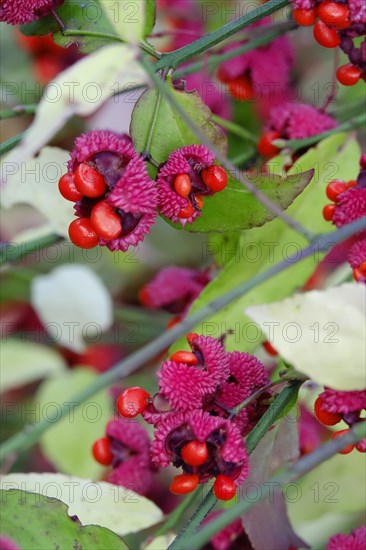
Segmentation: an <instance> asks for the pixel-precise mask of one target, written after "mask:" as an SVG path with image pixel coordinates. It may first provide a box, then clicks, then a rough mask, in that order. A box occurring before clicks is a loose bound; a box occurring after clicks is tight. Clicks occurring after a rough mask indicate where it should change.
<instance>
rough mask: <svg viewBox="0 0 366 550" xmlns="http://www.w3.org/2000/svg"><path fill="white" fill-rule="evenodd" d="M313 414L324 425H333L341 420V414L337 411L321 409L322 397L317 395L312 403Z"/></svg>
mask: <svg viewBox="0 0 366 550" xmlns="http://www.w3.org/2000/svg"><path fill="white" fill-rule="evenodd" d="M314 412H315V416H316V417H317V419H318V420H319V422H321V423H322V424H324V425H325V426H335V425H336V424H338V422H340V421H341V420H342V415H341V414H339V413H331V412H328V411H324V410H322V399H321V397H320V396H319V397H318V398H317V399H316V401H315V403H314Z"/></svg>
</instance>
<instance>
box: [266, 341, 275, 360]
mask: <svg viewBox="0 0 366 550" xmlns="http://www.w3.org/2000/svg"><path fill="white" fill-rule="evenodd" d="M263 347H264V349H265V350H266V352H267V353H268V354H269V355H272V356H273V357H277V355H278V351H277V350H276V349H275V348H274V347H273V346H272V344H271V343H270V342H268V340H266V341H265V342H263Z"/></svg>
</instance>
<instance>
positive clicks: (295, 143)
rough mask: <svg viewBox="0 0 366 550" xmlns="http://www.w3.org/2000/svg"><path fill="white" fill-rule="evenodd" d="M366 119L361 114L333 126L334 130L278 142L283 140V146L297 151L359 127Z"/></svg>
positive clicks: (277, 141)
mask: <svg viewBox="0 0 366 550" xmlns="http://www.w3.org/2000/svg"><path fill="white" fill-rule="evenodd" d="M365 121H366V115H365V114H361V115H358V116H356V117H354V118H353V119H351V120H348V121H346V122H342V124H339V125H338V126H337V127H336V128H332V130H328V131H327V132H322V133H321V134H317V135H316V136H311V137H309V138H306V139H289V140H276V143H280V142H281V147H285V148H287V147H289V148H290V149H291V150H292V151H297V150H298V149H303V148H304V147H310V145H314V143H318V142H319V141H321V140H322V139H325V138H327V137H329V136H332V135H333V134H338V133H339V132H348V131H349V130H354V129H355V128H359V127H360V126H362V125H363V124H364V123H365Z"/></svg>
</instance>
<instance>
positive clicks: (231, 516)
mask: <svg viewBox="0 0 366 550" xmlns="http://www.w3.org/2000/svg"><path fill="white" fill-rule="evenodd" d="M365 436H366V422H359V423H357V424H355V425H354V426H353V427H352V428H351V429H350V431H349V432H348V433H347V434H345V435H343V436H340V437H337V438H335V439H334V440H332V441H329V442H328V443H324V444H323V445H320V446H319V447H318V448H317V449H316V450H315V451H313V452H312V453H309V454H307V455H305V456H304V457H302V458H300V460H298V461H297V462H295V464H292V465H291V466H288V467H287V468H285V469H284V470H282V471H279V472H278V473H277V474H276V475H275V476H274V477H272V478H271V479H270V480H267V481H266V482H264V483H263V485H260V486H259V487H256V488H255V490H252V491H250V492H249V493H248V494H247V495H246V498H245V499H243V500H241V501H239V502H238V503H237V504H234V505H233V506H231V508H228V509H227V510H225V511H224V512H223V513H222V514H221V515H220V516H218V517H217V518H215V521H212V522H210V523H208V524H207V525H205V526H204V527H203V528H202V529H200V531H199V532H198V533H196V534H194V535H192V536H190V537H184V538H183V537H182V539H181V541H180V543H178V544H174V543H175V541H173V543H172V544H171V545H170V546H169V550H172V549H173V548H174V549H175V550H185V549H186V548H195V549H199V548H202V546H204V544H206V543H207V542H209V540H210V539H211V538H212V537H213V536H214V535H215V534H216V533H218V532H219V531H221V529H223V528H224V527H226V526H227V525H229V524H230V523H231V522H233V521H234V520H235V519H236V518H238V517H239V516H242V515H243V514H245V513H246V512H248V510H250V509H251V508H252V507H253V506H255V505H256V504H258V502H261V501H262V500H265V499H266V498H268V497H269V496H270V494H271V491H273V488H275V489H276V490H277V491H278V490H280V489H281V488H282V487H283V486H284V485H286V484H287V483H290V482H291V481H296V480H297V479H299V478H301V477H302V476H303V475H305V474H307V473H308V472H310V471H311V470H313V469H314V468H316V467H317V466H319V465H320V464H322V463H323V462H325V461H326V460H329V458H331V457H332V456H334V455H335V454H336V453H338V452H339V451H340V450H342V449H343V448H344V447H345V446H346V445H350V444H355V443H357V442H358V441H360V440H361V439H363V438H364V437H365Z"/></svg>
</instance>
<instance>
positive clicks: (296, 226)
mask: <svg viewBox="0 0 366 550" xmlns="http://www.w3.org/2000/svg"><path fill="white" fill-rule="evenodd" d="M269 3H270V2H269ZM140 63H141V65H142V66H143V67H144V68H145V70H146V72H147V73H148V75H149V76H150V79H151V80H152V82H153V83H154V85H155V87H156V88H157V90H159V91H160V92H161V93H162V94H163V95H164V96H165V97H166V99H167V101H169V103H170V105H171V107H172V108H173V110H174V111H176V112H177V113H178V114H179V115H180V116H181V117H182V119H183V120H184V122H185V123H186V124H187V126H188V128H190V129H191V130H192V132H193V133H194V134H195V135H196V136H197V138H198V139H199V140H200V142H201V143H202V144H204V145H206V147H208V148H209V149H210V150H211V151H212V152H213V153H214V155H215V157H216V159H217V160H218V161H219V162H220V163H221V165H222V166H223V168H225V170H226V171H227V172H229V173H231V174H235V176H236V179H237V180H238V181H239V182H240V183H241V184H242V185H243V186H244V187H245V188H246V189H247V190H248V191H249V192H250V193H251V194H252V195H253V196H254V197H255V198H256V199H257V200H258V201H259V202H260V203H261V204H262V205H263V206H265V208H267V209H268V210H269V211H270V212H272V214H274V216H276V217H278V218H280V219H281V220H282V221H283V222H284V223H286V224H287V225H288V226H289V227H291V228H292V229H293V230H294V231H296V232H297V233H300V234H301V235H302V236H303V237H304V238H305V239H306V240H307V241H309V242H310V241H311V240H312V239H313V238H314V234H313V233H312V232H311V231H309V230H308V229H307V228H305V227H303V226H302V224H301V223H299V222H297V221H296V220H294V219H293V218H291V216H289V215H288V214H287V213H286V212H284V211H283V210H282V208H280V207H279V206H277V204H275V203H274V202H272V201H271V199H270V198H269V197H268V196H267V195H265V194H264V193H263V192H262V191H261V190H260V189H258V187H257V186H256V185H254V184H253V183H252V182H251V181H249V180H248V179H247V178H246V177H245V176H244V175H243V174H242V173H241V172H240V171H239V170H237V169H236V167H235V166H234V165H233V164H232V163H231V162H229V161H228V160H227V158H226V156H225V155H224V154H223V153H222V152H221V151H220V150H219V149H218V148H217V147H216V146H215V145H214V144H213V143H212V142H211V141H210V140H209V139H208V138H207V136H206V134H205V133H203V131H202V130H201V128H199V127H198V126H197V125H196V123H195V122H194V121H193V120H192V119H191V117H190V116H188V115H187V113H186V111H185V109H183V108H182V107H181V105H180V103H178V101H177V100H176V98H175V97H174V96H173V94H172V92H171V90H170V88H169V87H168V86H166V85H165V84H164V83H163V82H162V81H161V80H160V78H159V77H158V76H157V75H156V74H155V72H154V67H155V66H156V65H157V64H155V65H154V66H152V65H151V64H150V62H149V61H148V60H147V59H145V58H144V57H142V58H141V60H140Z"/></svg>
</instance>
